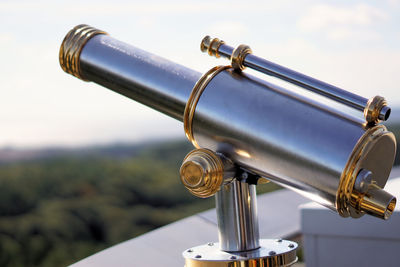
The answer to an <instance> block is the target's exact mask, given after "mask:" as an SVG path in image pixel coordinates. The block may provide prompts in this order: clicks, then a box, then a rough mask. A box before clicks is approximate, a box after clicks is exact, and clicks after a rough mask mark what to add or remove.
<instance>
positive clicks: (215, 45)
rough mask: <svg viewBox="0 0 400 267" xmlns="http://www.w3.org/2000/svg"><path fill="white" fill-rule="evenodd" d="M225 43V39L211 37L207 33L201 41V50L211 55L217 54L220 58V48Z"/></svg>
mask: <svg viewBox="0 0 400 267" xmlns="http://www.w3.org/2000/svg"><path fill="white" fill-rule="evenodd" d="M223 44H225V42H224V41H222V40H220V39H218V38H213V39H211V37H210V36H208V35H207V36H206V37H204V38H203V40H202V41H201V44H200V50H201V51H202V52H207V53H208V54H209V55H210V56H215V57H216V58H219V57H220V55H219V53H218V49H219V47H220V46H221V45H223Z"/></svg>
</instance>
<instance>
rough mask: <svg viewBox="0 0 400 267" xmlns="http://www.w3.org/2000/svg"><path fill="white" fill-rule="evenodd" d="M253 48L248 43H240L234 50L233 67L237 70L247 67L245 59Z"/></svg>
mask: <svg viewBox="0 0 400 267" xmlns="http://www.w3.org/2000/svg"><path fill="white" fill-rule="evenodd" d="M251 53H252V51H251V48H250V47H249V46H247V45H243V44H241V45H239V46H238V47H236V48H235V50H233V52H232V56H231V64H232V68H234V69H235V70H237V71H242V70H244V69H245V68H246V67H245V66H244V65H243V63H244V59H245V57H246V56H247V54H251Z"/></svg>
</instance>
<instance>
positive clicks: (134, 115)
mask: <svg viewBox="0 0 400 267" xmlns="http://www.w3.org/2000/svg"><path fill="white" fill-rule="evenodd" d="M81 23H85V24H89V25H91V26H94V27H96V28H99V29H102V30H105V31H107V32H108V33H109V34H110V35H112V36H113V37H115V38H117V39H119V40H122V41H124V42H127V43H130V44H132V45H134V46H136V47H139V48H142V49H144V50H147V51H149V52H152V53H154V54H157V55H160V56H163V57H165V58H167V59H169V60H172V61H174V62H177V63H180V64H182V65H185V66H187V67H190V68H193V69H195V70H198V71H200V72H205V71H207V70H208V69H210V68H211V67H213V66H215V65H220V64H226V63H228V62H227V61H225V62H224V61H223V60H222V59H219V60H217V59H215V58H211V57H209V56H207V55H206V54H203V53H201V52H200V49H199V44H200V41H201V40H202V38H203V37H204V36H205V35H211V36H212V37H218V38H220V39H223V40H225V41H226V43H227V44H230V45H231V46H237V45H239V44H242V43H244V44H248V45H250V46H251V48H252V50H253V53H254V54H255V55H258V56H261V57H264V58H266V59H268V60H271V61H274V62H276V63H278V64H281V65H284V66H286V67H289V68H292V69H294V70H297V71H300V72H302V73H305V74H307V75H310V76H313V77H315V78H318V79H320V80H323V81H326V82H329V83H332V84H334V85H336V86H339V87H342V88H344V89H346V90H349V91H351V92H353V93H357V94H360V95H362V96H364V97H367V98H370V97H372V96H374V95H382V96H384V97H385V98H386V99H387V100H388V101H389V103H390V105H391V106H396V105H397V106H400V94H399V88H398V87H399V84H400V73H399V69H400V27H399V26H400V0H389V1H311V0H297V1H286V0H280V1H265V0H264V1H246V2H244V1H219V2H217V1H207V0H203V1H175V0H170V1H121V0H114V1H50V0H46V1H40V0H39V1H17V0H13V1H4V0H2V1H0V60H1V61H0V123H1V126H0V130H1V132H0V147H42V146H81V145H91V144H106V143H114V142H140V141H144V140H146V141H148V140H152V139H162V138H178V137H181V138H184V131H183V125H182V123H180V122H178V121H175V120H174V119H171V118H168V117H167V116H165V115H163V114H160V113H158V112H156V111H153V110H151V109H150V108H147V107H145V106H143V105H141V104H138V103H136V102H134V101H132V100H130V99H127V98H126V97H123V96H121V95H118V94H116V93H114V92H112V91H110V90H107V89H105V88H103V87H101V86H99V85H96V84H94V83H90V82H83V81H81V80H79V79H76V78H74V77H73V76H71V75H67V74H66V73H64V72H63V71H62V70H61V68H60V66H59V63H58V52H59V47H60V45H61V42H62V40H63V38H64V36H65V35H66V33H67V32H68V31H69V30H70V29H72V28H73V27H74V26H76V25H78V24H81ZM263 77H264V78H265V79H267V80H270V78H269V77H267V76H263Z"/></svg>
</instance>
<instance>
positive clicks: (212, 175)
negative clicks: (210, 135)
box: [180, 148, 224, 198]
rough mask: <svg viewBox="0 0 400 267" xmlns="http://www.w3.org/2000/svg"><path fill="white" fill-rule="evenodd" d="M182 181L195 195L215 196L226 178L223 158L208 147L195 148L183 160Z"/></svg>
mask: <svg viewBox="0 0 400 267" xmlns="http://www.w3.org/2000/svg"><path fill="white" fill-rule="evenodd" d="M180 175H181V181H182V183H183V184H184V185H185V187H186V188H187V189H188V190H189V191H190V193H192V194H193V195H195V196H197V197H201V198H206V197H210V196H213V195H214V194H215V193H216V192H217V191H218V190H219V188H220V187H221V185H222V183H223V180H224V165H223V162H222V160H221V158H220V157H219V156H218V155H217V154H215V153H214V152H212V151H211V150H208V149H203V148H201V149H195V150H193V151H191V152H189V154H187V156H186V157H185V159H184V160H183V163H182V166H181V169H180Z"/></svg>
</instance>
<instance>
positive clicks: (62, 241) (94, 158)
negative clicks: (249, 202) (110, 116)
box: [0, 141, 278, 267]
mask: <svg viewBox="0 0 400 267" xmlns="http://www.w3.org/2000/svg"><path fill="white" fill-rule="evenodd" d="M191 149H192V147H191V146H190V145H189V144H188V142H183V141H182V142H180V141H179V142H170V143H156V144H148V145H141V146H110V147H102V148H101V149H100V150H99V149H92V150H91V152H90V153H78V152H79V151H78V152H76V151H69V152H68V153H67V152H65V153H53V152H52V153H51V156H47V157H36V158H33V159H29V160H23V161H16V162H7V163H3V164H1V165H0V266H51V267H54V266H66V265H69V264H72V263H74V262H76V261H78V260H80V259H82V258H84V257H87V256H89V255H91V254H93V253H95V252H97V251H99V250H102V249H104V248H107V247H109V246H112V245H114V244H117V243H119V242H121V241H124V240H127V239H131V238H133V237H135V236H138V235H140V234H143V233H145V232H148V231H150V230H152V229H154V228H157V227H160V226H162V225H165V224H168V223H171V222H173V221H175V220H178V219H181V218H183V217H185V216H189V215H192V214H195V213H197V212H199V211H202V210H205V209H208V208H212V207H213V206H214V200H213V198H210V199H198V198H196V197H194V196H192V195H191V194H189V193H188V192H187V190H186V189H185V188H184V187H183V186H182V185H181V182H180V179H179V176H178V175H179V172H178V171H179V166H180V164H181V161H182V159H183V158H184V156H185V155H186V153H187V152H189V151H190V150H191ZM121 151H122V152H121ZM81 152H82V151H81ZM277 188H278V186H276V185H274V184H272V183H269V184H267V185H262V186H258V189H259V191H260V192H268V191H271V190H275V189H277Z"/></svg>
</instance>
